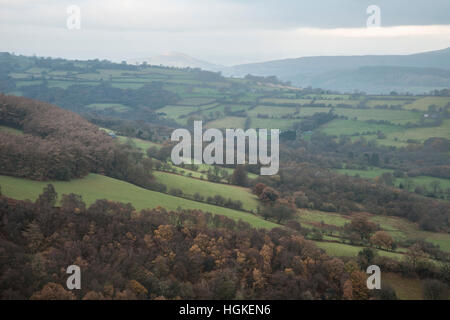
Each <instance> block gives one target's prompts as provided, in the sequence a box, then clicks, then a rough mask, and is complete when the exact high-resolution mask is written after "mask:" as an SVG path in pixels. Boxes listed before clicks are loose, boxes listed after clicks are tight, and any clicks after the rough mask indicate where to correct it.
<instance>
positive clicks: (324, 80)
mask: <svg viewBox="0 0 450 320" xmlns="http://www.w3.org/2000/svg"><path fill="white" fill-rule="evenodd" d="M222 71H223V73H224V74H225V75H228V76H238V77H242V76H245V75H246V74H252V75H256V76H269V75H275V76H277V77H278V78H279V79H281V80H284V81H291V82H292V84H294V85H297V86H301V87H306V86H314V87H321V88H324V89H332V90H340V91H348V90H351V91H353V90H363V91H367V92H371V93H385V92H390V91H392V89H396V90H401V91H410V92H418V91H428V90H432V89H434V88H445V87H448V86H449V83H450V74H449V73H450V48H446V49H443V50H437V51H430V52H424V53H416V54H410V55H364V56H317V57H302V58H294V59H283V60H273V61H267V62H260V63H251V64H242V65H236V66H232V67H228V68H224V69H222ZM363 72H366V74H364V73H363Z"/></svg>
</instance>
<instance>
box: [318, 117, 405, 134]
mask: <svg viewBox="0 0 450 320" xmlns="http://www.w3.org/2000/svg"><path fill="white" fill-rule="evenodd" d="M320 130H321V131H322V132H323V133H325V134H328V135H336V136H340V135H353V134H363V133H365V132H377V131H382V132H384V133H385V134H388V133H394V132H398V131H399V130H402V129H401V128H400V127H397V126H393V125H388V124H377V123H367V122H363V121H357V120H342V119H335V120H332V121H330V122H328V123H326V124H325V125H323V126H322V127H321V129H320Z"/></svg>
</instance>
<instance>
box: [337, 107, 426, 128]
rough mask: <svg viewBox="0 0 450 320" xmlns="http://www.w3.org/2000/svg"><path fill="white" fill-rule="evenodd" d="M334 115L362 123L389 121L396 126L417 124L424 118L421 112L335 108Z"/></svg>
mask: <svg viewBox="0 0 450 320" xmlns="http://www.w3.org/2000/svg"><path fill="white" fill-rule="evenodd" d="M334 113H335V114H337V115H340V116H345V117H348V118H349V119H353V118H356V119H357V120H360V121H366V120H376V121H379V120H388V121H390V122H392V123H395V124H406V123H408V122H411V123H415V122H418V121H419V120H420V118H422V117H423V114H422V113H419V112H412V111H404V110H389V109H349V108H335V109H334Z"/></svg>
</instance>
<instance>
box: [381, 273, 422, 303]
mask: <svg viewBox="0 0 450 320" xmlns="http://www.w3.org/2000/svg"><path fill="white" fill-rule="evenodd" d="M384 283H385V284H388V285H389V286H391V287H392V288H393V289H394V290H395V293H396V294H397V298H399V299H400V300H422V298H423V297H422V281H420V279H414V278H404V277H402V276H400V275H398V274H396V273H391V272H387V273H381V286H382V287H383V284H384Z"/></svg>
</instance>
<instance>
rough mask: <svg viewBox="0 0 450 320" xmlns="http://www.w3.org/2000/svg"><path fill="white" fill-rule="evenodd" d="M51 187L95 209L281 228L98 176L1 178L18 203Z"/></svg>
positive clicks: (5, 190) (3, 187) (4, 188)
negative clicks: (97, 205) (119, 207)
mask: <svg viewBox="0 0 450 320" xmlns="http://www.w3.org/2000/svg"><path fill="white" fill-rule="evenodd" d="M49 183H51V184H53V186H54V187H55V190H56V192H57V193H58V194H59V196H61V195H62V194H70V193H74V194H78V195H81V196H82V197H83V200H84V201H85V202H86V204H87V205H91V204H92V203H94V202H95V201H96V200H97V199H107V200H111V201H117V202H123V203H132V204H133V207H134V208H136V209H137V210H141V209H146V208H156V207H163V208H165V209H167V210H177V209H178V208H183V209H186V210H188V209H198V210H202V211H204V212H211V213H213V214H220V215H224V216H227V217H229V218H231V219H234V220H239V219H241V220H242V221H245V222H248V223H250V224H251V225H252V226H254V227H256V228H273V227H276V226H278V225H277V224H275V223H272V222H270V221H266V220H264V219H262V218H260V217H258V216H255V215H253V214H251V213H246V212H242V211H237V210H232V209H228V208H223V207H219V206H214V205H210V204H206V203H201V202H196V201H192V200H187V199H183V198H178V197H174V196H171V195H168V194H164V193H159V192H155V191H151V190H147V189H143V188H140V187H137V186H135V185H133V184H130V183H127V182H124V181H120V180H116V179H112V178H109V177H105V176H102V175H98V174H89V175H88V176H86V177H84V178H83V179H76V180H72V181H33V180H27V179H21V178H15V177H9V176H1V175H0V186H1V190H2V194H3V195H5V196H7V197H10V198H14V199H18V200H25V199H30V200H33V201H34V200H36V199H37V197H38V196H39V194H41V193H42V190H43V188H44V187H46V186H47V184H49Z"/></svg>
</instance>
